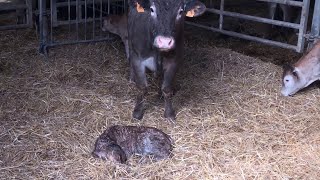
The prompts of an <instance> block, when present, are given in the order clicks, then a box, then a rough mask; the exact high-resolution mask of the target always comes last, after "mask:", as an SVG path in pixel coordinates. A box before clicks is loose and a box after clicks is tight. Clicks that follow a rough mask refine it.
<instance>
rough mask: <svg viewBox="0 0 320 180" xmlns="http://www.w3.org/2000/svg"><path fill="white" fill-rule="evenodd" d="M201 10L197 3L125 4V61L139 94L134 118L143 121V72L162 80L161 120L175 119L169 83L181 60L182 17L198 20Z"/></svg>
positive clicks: (133, 0) (157, 0) (142, 0)
mask: <svg viewBox="0 0 320 180" xmlns="http://www.w3.org/2000/svg"><path fill="white" fill-rule="evenodd" d="M205 9H206V7H205V5H204V4H203V3H201V2H199V1H198V0H189V1H187V0H129V14H128V33H129V58H130V64H131V65H130V66H131V68H132V70H133V72H134V79H135V82H136V85H137V87H138V89H139V91H140V92H139V94H138V96H137V100H136V104H135V107H134V110H133V117H134V118H136V119H142V118H143V114H144V103H143V102H144V97H145V95H146V93H147V78H146V69H149V70H151V71H153V72H157V74H158V75H159V77H160V78H161V79H162V80H163V82H162V85H161V90H162V94H163V96H164V100H165V112H164V116H165V117H166V118H169V119H171V120H174V119H175V112H174V109H173V107H172V97H173V80H174V78H175V74H176V72H177V69H178V67H179V66H180V65H179V64H180V62H181V60H182V56H183V42H184V41H183V31H184V20H185V16H188V17H195V16H199V15H201V14H203V13H204V12H205Z"/></svg>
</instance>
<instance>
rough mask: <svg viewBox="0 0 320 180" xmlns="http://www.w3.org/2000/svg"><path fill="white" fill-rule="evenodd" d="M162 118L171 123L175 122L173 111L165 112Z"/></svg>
mask: <svg viewBox="0 0 320 180" xmlns="http://www.w3.org/2000/svg"><path fill="white" fill-rule="evenodd" d="M164 117H165V118H167V119H169V120H170V121H171V122H175V120H176V113H175V112H174V110H167V111H164Z"/></svg>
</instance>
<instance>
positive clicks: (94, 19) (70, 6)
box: [39, 0, 126, 54]
mask: <svg viewBox="0 0 320 180" xmlns="http://www.w3.org/2000/svg"><path fill="white" fill-rule="evenodd" d="M125 11H126V1H125V0H47V1H46V0H39V29H40V48H39V52H40V53H42V54H47V52H48V48H49V47H53V46H57V45H65V44H75V43H85V42H99V41H108V40H112V39H113V38H112V36H110V34H106V33H104V32H102V25H103V19H104V17H105V16H107V15H108V14H120V13H124V12H125Z"/></svg>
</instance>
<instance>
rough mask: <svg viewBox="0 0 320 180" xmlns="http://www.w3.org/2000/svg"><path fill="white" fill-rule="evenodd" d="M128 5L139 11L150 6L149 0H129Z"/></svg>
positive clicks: (141, 11)
mask: <svg viewBox="0 0 320 180" xmlns="http://www.w3.org/2000/svg"><path fill="white" fill-rule="evenodd" d="M129 5H130V6H131V7H133V8H134V9H136V10H137V12H139V13H143V12H144V11H145V9H146V8H149V7H150V2H149V0H129Z"/></svg>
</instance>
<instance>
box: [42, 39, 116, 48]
mask: <svg viewBox="0 0 320 180" xmlns="http://www.w3.org/2000/svg"><path fill="white" fill-rule="evenodd" d="M114 39H115V38H103V39H96V40H79V41H65V42H55V43H50V44H48V45H47V47H54V46H60V45H70V44H78V43H89V42H102V41H112V40H114Z"/></svg>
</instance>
